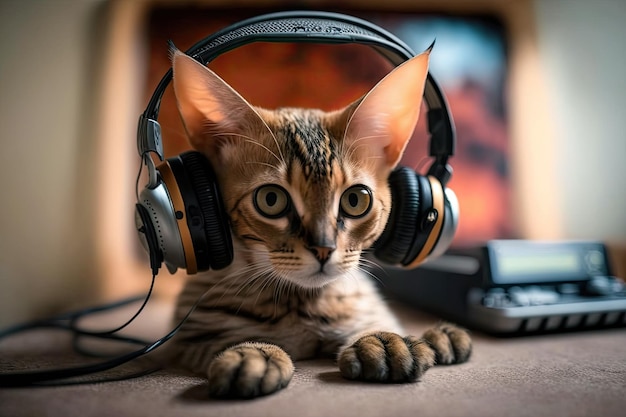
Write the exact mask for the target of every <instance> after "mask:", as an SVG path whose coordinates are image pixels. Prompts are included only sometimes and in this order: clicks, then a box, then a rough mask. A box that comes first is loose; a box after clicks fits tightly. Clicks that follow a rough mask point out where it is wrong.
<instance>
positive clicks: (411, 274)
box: [381, 240, 626, 335]
mask: <svg viewBox="0 0 626 417" xmlns="http://www.w3.org/2000/svg"><path fill="white" fill-rule="evenodd" d="M381 281H382V283H383V289H384V290H387V291H388V292H389V293H391V294H392V295H393V296H395V297H396V298H398V299H400V300H403V301H406V302H408V303H410V304H412V305H414V306H417V307H418V308H421V309H424V310H427V311H430V312H433V313H435V314H437V315H439V316H441V317H443V318H445V319H448V320H453V321H454V322H456V323H458V324H461V325H464V326H467V327H469V328H473V329H477V330H481V331H485V332H488V333H493V334H502V335H505V334H507V335H515V334H517V335H522V334H529V333H542V332H554V331H567V330H579V329H589V328H600V327H617V326H626V285H624V282H623V281H622V280H620V279H619V278H616V277H614V276H612V273H611V267H610V262H609V259H608V255H607V250H606V247H605V245H604V244H603V243H601V242H591V241H575V242H537V241H526V240H492V241H489V242H487V243H485V244H484V245H482V246H479V247H474V248H465V249H455V250H450V251H449V252H447V253H446V254H445V255H443V256H441V257H439V258H437V259H433V260H432V261H427V262H426V263H425V264H423V265H422V266H421V267H420V268H418V269H417V270H413V271H404V270H396V269H389V270H387V271H386V274H383V276H381Z"/></svg>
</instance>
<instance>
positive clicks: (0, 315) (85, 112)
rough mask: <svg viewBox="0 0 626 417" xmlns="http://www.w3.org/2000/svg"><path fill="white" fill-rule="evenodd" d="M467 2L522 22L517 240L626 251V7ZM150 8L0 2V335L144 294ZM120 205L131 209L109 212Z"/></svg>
mask: <svg viewBox="0 0 626 417" xmlns="http://www.w3.org/2000/svg"><path fill="white" fill-rule="evenodd" d="M207 2H208V3H210V2H209V1H207ZM192 3H193V2H192ZM213 3H217V2H215V1H214V2H213ZM238 3H250V2H245V1H240V2H238ZM266 3H270V4H271V3H272V2H271V1H267V2H266ZM318 3H319V2H317V3H316V2H312V1H310V2H299V3H298V4H299V5H302V4H306V5H309V6H311V5H315V4H318ZM342 3H345V4H349V3H351V2H349V1H346V2H342ZM353 3H354V4H355V5H360V4H364V3H365V2H357V1H355V2H353ZM372 3H376V2H372ZM389 3H390V4H392V5H394V7H396V8H398V9H402V5H403V4H406V5H410V7H412V8H415V7H417V6H418V5H421V4H424V6H425V7H428V6H429V5H431V6H432V4H433V2H429V1H410V0H406V1H405V0H396V1H393V2H389ZM464 3H467V2H463V1H460V0H446V1H439V2H436V4H437V6H438V7H444V8H445V7H450V8H451V9H455V8H457V7H459V5H461V7H466V6H465V5H464ZM471 3H472V4H473V6H472V7H473V8H478V7H485V8H486V9H493V8H507V7H508V8H509V10H512V11H511V12H510V13H509V16H516V13H517V16H519V17H518V18H515V19H517V20H515V19H514V20H512V21H511V22H510V23H511V25H512V29H511V30H513V31H514V33H513V35H514V39H513V41H514V42H515V48H514V50H513V54H514V56H512V59H511V65H512V68H511V70H512V77H513V80H512V84H511V89H510V92H509V94H510V100H511V102H512V107H513V108H512V109H511V129H512V154H513V161H512V164H513V171H512V174H513V187H514V198H513V200H514V208H513V211H514V214H515V218H516V221H517V222H518V223H519V225H518V226H519V231H520V232H521V234H522V235H523V236H524V237H526V238H548V239H552V238H592V239H604V240H608V241H610V242H613V243H617V244H625V243H626V163H625V161H624V158H626V140H625V138H624V136H625V135H624V133H623V132H622V129H623V121H624V120H626V106H624V104H623V100H624V97H626V81H625V80H624V76H623V74H625V73H626V50H625V49H624V48H623V47H622V45H621V42H622V40H623V39H626V28H625V27H624V25H623V22H624V21H625V19H626V3H624V2H621V1H617V0H599V1H595V2H587V1H585V0H535V1H531V0H527V1H526V0H520V1H514V2H513V1H511V2H501V1H499V0H483V1H475V2H471ZM148 4H149V2H134V1H117V2H115V1H114V2H107V1H105V0H82V1H81V0H55V1H38V0H2V1H0V184H1V185H2V193H1V194H0V325H6V324H8V323H14V322H17V321H20V320H24V319H26V318H29V317H35V316H41V315H46V314H49V313H50V312H53V311H56V310H59V309H63V308H67V307H69V306H73V305H84V304H88V303H91V302H93V301H94V300H96V299H98V298H102V297H105V298H106V297H113V296H117V295H119V294H121V293H125V292H128V291H131V290H138V289H143V288H145V287H146V286H147V280H148V279H149V276H148V274H149V272H148V270H147V268H146V267H145V265H144V266H143V267H142V265H141V264H140V263H139V264H137V263H133V262H129V261H128V259H127V255H125V253H126V252H128V248H129V247H130V245H131V243H129V241H128V239H130V238H131V237H129V238H128V239H127V238H126V237H123V236H119V230H120V229H122V230H123V229H124V228H128V227H130V224H131V223H132V211H129V210H128V207H127V204H126V203H127V202H128V201H132V195H131V194H132V193H131V191H132V190H131V189H130V188H129V187H128V186H127V184H128V180H129V179H131V181H132V177H133V176H134V172H135V170H136V168H137V165H136V158H135V154H134V147H135V144H134V130H135V123H136V117H137V115H138V114H139V113H140V112H141V111H142V110H143V107H144V105H145V103H144V100H143V97H142V96H141V91H142V90H143V87H144V84H143V82H144V79H143V75H142V72H141V71H140V70H139V69H140V68H141V67H142V65H141V64H142V63H143V62H144V60H145V56H144V55H143V54H144V52H145V51H144V49H142V44H143V43H142V41H143V39H142V36H143V35H142V34H143V32H142V30H143V27H142V22H143V21H142V13H143V12H144V11H145V7H146V5H148ZM225 4H232V2H225ZM255 4H258V2H257V3H255ZM328 4H333V5H335V3H332V2H331V3H328ZM368 4H369V3H368ZM502 4H505V5H504V6H503V5H502ZM284 8H285V9H289V8H290V7H284ZM324 8H325V7H324V6H323V4H322V5H321V6H320V9H324ZM96 114H97V115H98V116H97V117H96ZM120 195H121V196H122V199H121V200H122V201H125V202H126V203H124V204H114V203H113V204H108V202H111V201H112V200H113V199H115V198H116V197H117V196H120ZM117 224H119V225H120V227H114V226H115V225H117ZM133 244H134V241H133ZM133 279H134V281H133ZM159 279H160V280H161V281H163V280H165V281H167V280H169V279H170V278H168V276H167V275H166V274H163V276H160V277H159ZM176 279H177V278H172V280H176ZM131 281H132V282H131Z"/></svg>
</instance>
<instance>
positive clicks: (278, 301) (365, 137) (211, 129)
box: [169, 50, 471, 398]
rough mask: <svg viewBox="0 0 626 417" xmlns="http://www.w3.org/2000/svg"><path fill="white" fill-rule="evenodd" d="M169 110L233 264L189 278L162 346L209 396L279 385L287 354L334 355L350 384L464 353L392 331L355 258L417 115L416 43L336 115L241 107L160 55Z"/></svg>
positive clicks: (423, 59) (420, 72)
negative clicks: (215, 192)
mask: <svg viewBox="0 0 626 417" xmlns="http://www.w3.org/2000/svg"><path fill="white" fill-rule="evenodd" d="M172 60H173V70H174V81H173V84H174V89H175V94H176V100H177V104H178V109H179V112H180V115H181V117H182V120H183V124H184V126H185V130H186V133H187V136H188V138H189V141H190V143H191V145H192V147H193V148H194V149H196V150H198V151H200V152H202V153H203V154H205V155H206V157H207V158H208V159H209V161H210V162H211V164H212V166H213V168H214V169H215V171H216V175H217V177H218V183H219V186H220V189H221V194H222V198H223V201H224V205H225V209H226V211H227V213H228V215H229V217H230V220H231V229H232V234H233V240H234V242H233V245H234V249H235V257H234V261H233V262H232V264H231V265H230V266H228V267H227V268H225V269H223V270H218V271H210V272H207V273H202V274H199V275H196V276H193V277H191V278H189V280H188V281H187V283H186V285H185V287H184V289H183V291H182V293H181V294H180V296H179V299H178V302H177V307H176V313H175V316H176V317H175V318H176V319H177V320H180V319H181V318H182V317H183V316H184V315H185V314H186V313H187V311H188V310H189V308H190V307H191V306H192V305H193V304H194V303H195V302H196V300H198V299H199V298H200V297H202V296H203V298H202V301H201V303H200V304H199V306H198V307H197V309H196V311H195V312H194V314H192V315H191V317H190V319H189V320H188V322H187V323H186V325H185V326H184V327H183V328H182V329H181V330H180V332H179V334H178V335H177V337H176V338H175V339H174V340H173V341H172V343H171V344H170V352H169V353H170V354H171V357H172V358H173V359H175V361H176V363H177V364H178V365H182V366H184V367H186V368H188V369H190V370H192V371H194V372H197V373H200V374H203V375H208V379H209V389H210V393H211V394H212V395H213V396H217V397H247V398H250V397H256V396H260V395H266V394H269V393H273V392H275V391H277V390H280V389H282V388H284V387H285V386H287V385H288V384H289V381H290V380H291V378H292V376H293V372H294V365H293V362H292V361H297V360H301V359H306V358H313V357H319V356H331V357H335V358H337V360H338V365H339V369H340V371H341V374H342V375H343V376H344V377H346V378H349V379H360V380H367V381H380V382H410V381H415V380H417V379H418V378H420V377H421V375H422V374H423V373H424V372H425V371H426V370H427V369H428V368H430V367H431V366H433V365H434V364H435V363H438V364H451V363H459V362H464V361H466V360H467V359H468V358H469V356H470V353H471V341H470V338H469V336H468V334H467V333H466V332H465V331H464V330H461V329H459V328H456V327H455V326H453V325H440V326H438V327H436V328H434V329H431V330H429V331H427V332H426V333H425V334H424V335H423V336H422V337H421V338H418V337H414V336H401V335H403V331H402V328H401V327H400V325H399V323H398V321H397V320H396V318H395V317H394V316H393V315H392V313H391V312H390V311H389V309H388V307H387V306H386V305H385V303H384V302H383V301H382V299H381V297H380V296H379V294H378V293H377V290H376V287H375V285H374V284H373V283H372V282H371V281H370V277H369V276H368V275H369V272H367V271H366V270H365V269H364V268H363V266H364V262H367V261H366V260H363V259H362V258H361V254H362V252H363V251H364V250H366V249H367V248H369V247H370V246H371V245H372V244H373V243H374V241H375V240H376V239H377V237H378V236H379V235H380V234H381V233H382V231H383V229H384V227H385V224H386V222H387V218H388V216H389V211H390V208H391V207H390V204H391V196H390V190H389V187H388V184H387V178H388V175H389V173H390V172H391V170H392V169H393V168H394V167H395V166H396V164H397V163H398V161H399V159H400V157H401V156H402V153H403V151H404V148H405V146H406V144H407V141H408V140H409V138H410V137H411V134H412V132H413V130H414V128H415V124H416V122H417V119H418V116H419V111H420V103H421V97H422V94H423V89H424V83H425V79H426V75H427V71H428V60H429V51H427V52H424V53H422V54H421V55H418V56H416V57H414V58H412V59H411V60H409V61H407V62H405V63H404V64H403V65H401V66H399V67H397V68H395V69H394V70H393V71H392V72H391V73H390V74H389V75H387V76H386V77H385V78H384V79H383V80H382V81H381V82H379V83H378V84H377V85H376V86H375V87H374V88H373V89H372V90H371V91H370V92H369V93H368V94H366V95H365V96H364V97H363V98H361V99H360V100H358V101H357V102H355V103H353V104H352V105H349V106H347V107H346V108H345V109H343V110H339V111H334V112H323V111H321V110H315V109H295V108H282V109H278V110H274V111H270V110H266V109H262V108H258V107H253V106H251V105H250V104H248V102H247V101H246V100H245V99H243V98H242V97H241V96H240V95H239V94H238V93H237V92H236V91H235V90H234V89H233V88H232V87H230V86H229V85H228V84H227V83H226V82H225V81H223V80H222V79H221V78H219V77H218V76H217V75H216V74H215V73H213V72H212V71H211V70H209V69H208V68H206V67H205V66H203V65H201V64H199V63H198V62H196V61H195V60H194V59H192V58H190V57H189V56H187V55H185V54H183V53H182V52H180V51H178V50H174V51H173V52H172Z"/></svg>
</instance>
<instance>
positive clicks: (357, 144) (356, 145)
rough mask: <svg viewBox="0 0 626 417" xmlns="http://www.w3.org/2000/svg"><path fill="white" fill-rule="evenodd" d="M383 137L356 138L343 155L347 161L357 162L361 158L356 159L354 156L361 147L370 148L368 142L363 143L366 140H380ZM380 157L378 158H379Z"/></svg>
mask: <svg viewBox="0 0 626 417" xmlns="http://www.w3.org/2000/svg"><path fill="white" fill-rule="evenodd" d="M383 137H384V135H369V136H359V137H358V138H356V139H354V140H353V141H352V142H351V143H350V144H349V147H348V149H347V150H345V154H344V155H346V156H347V159H348V160H350V161H354V160H359V159H361V158H357V157H355V156H354V155H355V154H356V153H357V151H358V150H359V149H360V148H362V147H368V146H370V144H369V143H368V142H363V141H366V140H372V139H380V138H383ZM379 157H380V156H379Z"/></svg>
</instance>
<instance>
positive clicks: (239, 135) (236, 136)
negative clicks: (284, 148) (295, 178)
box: [214, 128, 285, 168]
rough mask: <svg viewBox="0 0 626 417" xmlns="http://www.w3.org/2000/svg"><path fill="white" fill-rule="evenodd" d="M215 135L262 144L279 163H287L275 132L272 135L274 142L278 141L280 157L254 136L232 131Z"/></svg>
mask: <svg viewBox="0 0 626 417" xmlns="http://www.w3.org/2000/svg"><path fill="white" fill-rule="evenodd" d="M268 129H269V128H268ZM270 133H271V132H270ZM214 136H218V137H220V136H226V137H234V138H241V139H243V140H244V141H245V142H246V143H250V144H252V145H257V146H260V147H261V148H263V149H264V150H266V151H267V152H268V153H269V154H270V155H272V156H273V157H274V158H275V159H276V160H277V161H278V162H279V163H282V164H285V158H284V157H283V154H282V152H281V150H280V147H279V146H278V142H277V141H276V137H275V136H274V134H273V133H272V137H273V138H274V142H275V143H276V148H277V149H278V153H279V154H280V157H279V156H278V155H276V153H275V152H274V151H272V150H271V149H270V148H268V147H267V146H265V145H263V144H262V143H260V142H259V141H257V140H254V138H251V137H250V136H247V135H242V134H240V133H234V132H230V133H215V134H214ZM273 168H276V167H273Z"/></svg>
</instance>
